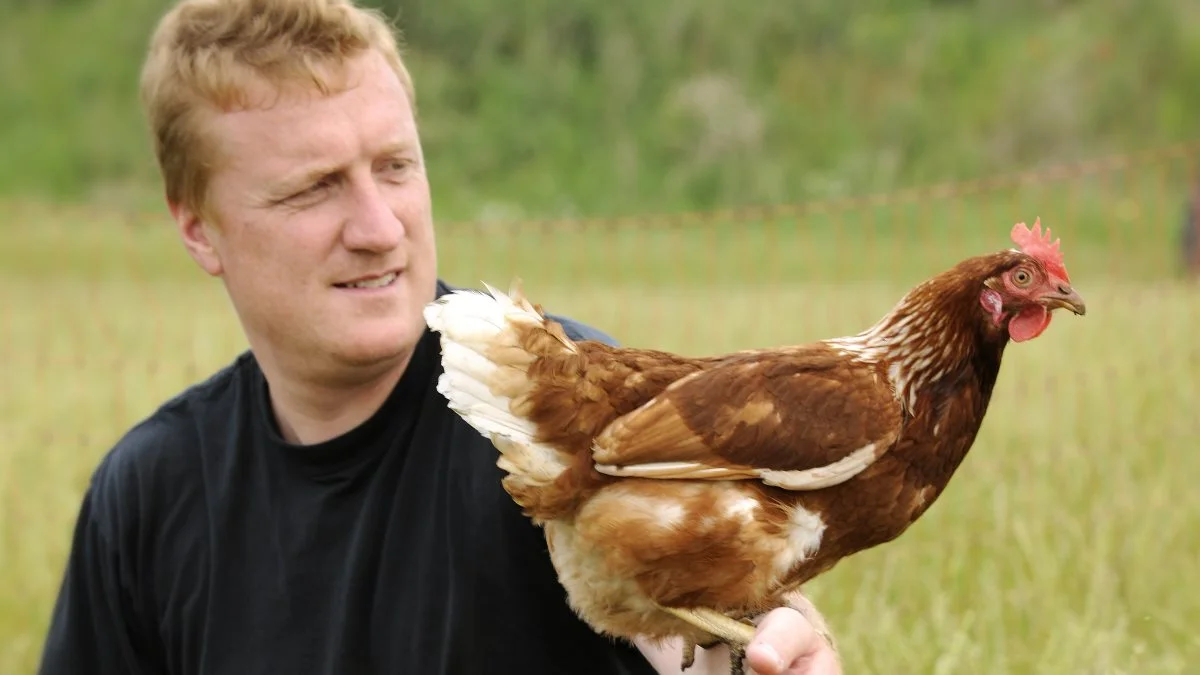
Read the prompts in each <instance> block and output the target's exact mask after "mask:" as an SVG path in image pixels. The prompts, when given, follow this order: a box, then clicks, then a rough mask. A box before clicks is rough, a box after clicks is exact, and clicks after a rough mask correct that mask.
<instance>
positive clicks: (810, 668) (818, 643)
mask: <svg viewBox="0 0 1200 675" xmlns="http://www.w3.org/2000/svg"><path fill="white" fill-rule="evenodd" d="M789 604H790V605H791V607H790V608H789V607H781V608H779V609H776V610H773V611H771V612H769V613H767V614H766V615H765V616H764V617H763V618H762V620H761V621H759V623H758V628H757V630H756V631H755V637H754V641H753V642H751V643H750V645H749V647H748V648H747V649H746V661H747V662H748V665H749V667H750V669H751V672H754V673H756V674H757V675H842V666H841V662H840V660H839V659H838V655H837V651H836V648H835V646H834V643H833V637H832V635H830V633H829V630H828V629H827V628H826V625H825V619H824V617H822V616H821V615H820V613H819V612H817V609H816V607H814V606H813V604H812V603H811V602H809V600H808V599H807V598H805V597H803V596H801V595H800V594H795V595H793V596H792V597H790V598H789ZM637 647H638V649H639V650H640V651H641V652H642V654H643V655H644V656H645V657H646V660H647V661H649V662H650V665H652V666H654V669H655V671H656V672H658V673H659V675H680V674H681V673H683V672H684V671H682V670H680V668H679V663H680V658H681V656H682V655H683V653H682V648H681V645H680V642H679V641H672V642H670V643H667V644H666V645H663V646H661V647H658V646H655V645H652V644H650V643H649V642H646V641H642V640H639V641H637ZM727 673H729V648H728V647H726V646H725V645H719V646H717V647H714V648H712V649H707V650H700V649H697V650H696V662H695V664H693V665H692V667H691V668H689V669H688V670H687V672H686V674H685V675H725V674H727Z"/></svg>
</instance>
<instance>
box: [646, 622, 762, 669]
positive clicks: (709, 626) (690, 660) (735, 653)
mask: <svg viewBox="0 0 1200 675" xmlns="http://www.w3.org/2000/svg"><path fill="white" fill-rule="evenodd" d="M662 610H663V611H664V612H667V613H668V614H671V615H672V616H674V617H676V618H679V619H682V620H683V621H686V622H688V623H690V624H692V625H693V626H695V627H697V628H699V629H701V630H704V631H707V632H708V633H711V634H712V635H714V636H716V637H717V638H718V640H717V641H714V642H712V643H710V644H709V645H704V646H705V647H708V646H711V645H712V644H716V642H718V641H719V642H724V643H725V644H727V645H729V666H730V671H729V672H730V673H731V674H732V675H741V674H742V673H743V672H744V667H743V665H742V662H743V661H744V660H745V658H746V646H747V645H749V644H750V641H751V640H753V639H754V630H755V629H754V626H752V625H750V624H748V623H743V622H741V621H738V620H737V619H731V618H729V617H727V616H725V615H724V614H721V613H720V612H716V611H713V610H711V609H706V608H704V607H696V608H694V609H678V608H676V607H662ZM697 646H698V645H696V644H695V643H693V642H691V641H689V640H685V641H684V643H683V658H682V660H681V661H680V664H679V665H680V670H687V669H688V668H690V667H691V666H692V665H693V664H694V663H695V661H696V647H697Z"/></svg>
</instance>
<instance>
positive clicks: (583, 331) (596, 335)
mask: <svg viewBox="0 0 1200 675" xmlns="http://www.w3.org/2000/svg"><path fill="white" fill-rule="evenodd" d="M546 316H547V317H548V318H550V319H553V320H555V321H557V322H559V323H560V324H562V327H563V331H564V332H566V334H567V337H569V338H571V339H572V340H595V341H597V342H603V343H605V344H607V345H611V346H614V347H616V346H617V341H616V340H615V339H614V338H613V337H612V336H610V335H608V334H607V333H605V332H603V331H601V330H598V329H596V328H593V327H591V326H589V325H587V324H583V323H580V322H578V321H576V320H574V319H570V318H567V317H565V316H557V315H554V314H549V313H548V314H547V315H546Z"/></svg>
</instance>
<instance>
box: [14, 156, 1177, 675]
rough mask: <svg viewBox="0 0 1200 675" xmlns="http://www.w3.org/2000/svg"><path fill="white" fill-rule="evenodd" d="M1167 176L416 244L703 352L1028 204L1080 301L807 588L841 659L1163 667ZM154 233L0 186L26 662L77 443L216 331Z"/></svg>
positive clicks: (160, 386) (961, 666) (856, 288)
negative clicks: (874, 523) (927, 497)
mask: <svg viewBox="0 0 1200 675" xmlns="http://www.w3.org/2000/svg"><path fill="white" fill-rule="evenodd" d="M1170 175H1172V174H1171V173H1170V172H1164V171H1160V170H1159V169H1158V168H1156V167H1151V168H1149V169H1145V170H1140V171H1137V172H1133V173H1129V174H1127V175H1124V177H1120V176H1118V175H1117V174H1109V175H1107V176H1106V177H1101V178H1095V179H1093V178H1087V179H1083V178H1081V179H1077V180H1072V181H1069V182H1066V183H1062V184H1057V185H1055V184H1042V185H1041V187H1040V188H1039V189H1036V190H1035V189H1023V190H1008V189H1004V190H997V191H991V192H980V193H977V194H973V195H963V196H960V197H958V198H954V199H947V200H938V199H922V200H917V201H914V202H912V203H900V204H898V205H893V206H886V207H885V206H879V205H875V206H872V205H870V204H866V205H862V206H860V207H856V208H847V209H842V210H831V209H828V208H826V209H822V208H817V207H807V208H797V209H793V210H791V211H789V212H787V213H783V214H777V217H759V216H747V217H746V219H742V218H741V217H738V216H733V215H727V216H720V217H703V216H699V215H697V216H692V217H690V218H686V219H677V220H678V222H677V223H676V224H674V225H670V224H669V223H667V224H662V225H661V226H657V227H656V226H653V224H651V223H646V222H640V223H639V222H627V223H623V224H622V223H606V222H594V223H590V224H588V223H571V222H562V223H557V224H544V225H525V226H520V225H518V224H509V225H505V224H491V225H471V224H466V223H447V224H446V225H445V226H443V227H442V229H441V232H440V249H441V255H442V266H443V271H444V275H445V276H446V277H447V278H449V279H450V280H452V281H454V282H458V283H467V284H469V283H474V281H475V280H477V279H485V280H488V281H490V282H493V283H499V284H505V283H507V281H508V279H509V278H510V277H511V276H514V275H520V276H522V277H523V278H524V279H525V281H526V288H527V291H528V292H529V293H531V294H532V295H533V296H534V297H535V299H537V300H538V301H541V302H543V303H544V304H545V305H547V306H548V307H549V308H551V309H554V310H559V311H563V312H566V313H568V314H570V315H572V316H575V317H577V318H580V319H583V320H585V321H588V322H590V323H593V324H595V325H597V326H599V327H601V328H603V329H605V330H608V331H609V332H611V333H612V334H613V335H614V336H616V337H617V338H618V339H619V340H621V341H622V342H624V343H627V344H636V345H644V346H653V347H661V348H665V349H674V350H678V351H683V352H689V353H711V352H719V351H725V350H731V349H737V348H742V347H747V346H757V345H769V344H778V343H783V342H789V341H799V340H807V339H814V338H819V337H825V336H830V335H837V334H845V333H849V332H853V331H857V330H858V329H860V328H862V327H864V326H865V325H867V324H868V323H869V322H871V321H873V320H874V319H875V318H876V317H878V316H879V315H880V314H881V313H883V312H885V311H886V310H887V309H888V308H889V307H890V306H891V305H892V303H894V302H895V300H896V299H897V298H898V297H899V296H900V295H901V294H902V293H903V292H904V291H905V290H906V289H907V288H908V287H909V285H910V284H912V283H914V282H916V281H918V280H920V279H921V278H923V277H925V276H928V275H929V274H932V273H934V272H936V271H938V270H940V269H941V268H943V267H944V266H947V265H949V264H952V263H953V262H955V261H956V260H957V259H958V258H959V257H961V256H963V255H971V254H974V253H979V252H985V251H989V250H993V249H996V248H999V247H1003V246H1007V245H1008V240H1007V232H1008V228H1009V227H1010V225H1011V223H1012V221H1013V220H1015V219H1025V220H1029V221H1030V222H1031V221H1032V219H1033V216H1034V215H1035V214H1037V213H1040V214H1041V215H1042V216H1043V218H1044V220H1045V221H1046V222H1048V223H1050V224H1051V225H1052V226H1054V227H1055V231H1056V232H1057V233H1060V234H1061V236H1062V238H1063V248H1064V251H1065V253H1066V256H1067V263H1068V265H1069V267H1070V269H1071V273H1072V275H1073V278H1074V281H1075V282H1076V285H1077V287H1078V288H1080V289H1081V291H1082V292H1083V293H1084V295H1085V297H1086V299H1087V301H1088V307H1089V314H1088V316H1087V317H1084V318H1075V317H1070V316H1069V315H1068V316H1063V317H1060V318H1059V319H1058V320H1057V321H1056V322H1055V323H1054V325H1053V326H1052V328H1051V330H1050V331H1049V332H1048V333H1047V334H1046V335H1045V336H1043V337H1042V338H1040V339H1038V340H1036V341H1034V342H1032V343H1028V344H1021V345H1014V346H1013V347H1012V349H1011V350H1010V351H1009V352H1008V355H1007V357H1006V362H1005V366H1004V370H1003V372H1002V374H1001V378H1000V384H999V386H998V388H997V391H996V395H995V401H994V403H993V405H992V408H991V410H990V411H989V414H988V417H987V420H986V422H985V424H984V428H983V431H982V433H981V435H980V438H979V441H978V443H977V445H976V447H975V449H974V450H973V452H972V454H971V455H970V456H969V457H968V459H967V461H966V463H965V464H964V466H963V468H962V470H961V472H960V473H959V475H958V476H957V477H956V478H955V480H954V481H953V482H952V483H951V485H950V488H949V490H948V491H947V492H946V494H945V495H944V496H943V497H942V499H941V501H940V502H939V503H938V504H937V505H935V507H934V508H933V509H932V510H931V511H930V513H929V514H928V515H926V516H925V517H924V518H923V519H922V520H921V521H920V522H919V523H917V524H916V525H915V526H914V527H913V528H912V529H911V530H910V531H909V532H908V533H907V534H906V535H904V536H903V537H901V538H900V539H899V540H898V541H896V542H895V543H893V544H891V545H888V546H885V547H881V548H879V549H876V550H873V551H870V552H868V553H865V554H862V555H860V556H858V557H856V558H853V559H851V560H849V561H847V562H845V563H844V564H843V565H842V566H840V567H839V568H837V569H835V570H834V571H833V572H831V573H830V574H828V575H827V576H825V577H823V578H821V579H819V580H818V581H817V582H815V583H814V584H813V585H812V588H811V592H812V594H813V596H814V598H815V600H816V601H817V603H818V605H819V606H820V607H821V608H822V609H823V611H825V612H826V613H827V615H828V616H829V619H830V621H831V623H832V624H833V626H834V628H835V630H836V632H837V634H838V636H839V638H840V640H841V644H842V647H843V650H844V654H845V659H846V663H847V667H848V670H847V672H848V673H873V672H879V673H884V672H888V673H934V674H938V675H943V674H944V675H949V674H952V673H971V674H979V675H991V674H1000V673H1004V674H1009V673H1012V674H1016V673H1021V674H1026V673H1030V674H1042V673H1045V674H1051V673H1052V674H1054V675H1060V674H1064V673H1071V674H1075V673H1078V674H1086V675H1100V674H1104V675H1109V674H1112V675H1117V674H1125V673H1138V674H1139V675H1142V674H1160V673H1161V674H1167V673H1184V672H1189V670H1188V669H1189V667H1194V666H1195V664H1196V663H1200V638H1197V637H1196V631H1195V626H1197V625H1200V587H1197V585H1196V584H1195V583H1194V582H1193V577H1194V574H1195V570H1196V561H1197V560H1200V527H1197V524H1198V523H1200V493H1198V492H1197V491H1196V490H1195V488H1194V483H1195V476H1196V475H1197V474H1198V473H1200V458H1198V457H1200V455H1197V453H1196V450H1197V449H1198V448H1200V445H1198V443H1200V417H1198V416H1197V415H1196V411H1197V410H1200V342H1198V341H1197V340H1196V337H1195V335H1196V332H1195V331H1196V326H1197V325H1200V322H1198V320H1197V317H1198V316H1200V289H1197V288H1196V287H1195V285H1193V284H1188V283H1184V282H1182V281H1179V280H1176V279H1174V278H1173V277H1174V275H1173V270H1172V264H1173V258H1172V256H1173V253H1174V250H1173V248H1172V244H1173V238H1172V237H1173V235H1172V231H1173V228H1174V226H1175V225H1174V224H1175V222H1176V216H1177V214H1178V211H1179V208H1178V200H1177V197H1178V194H1179V193H1178V189H1177V188H1178V184H1177V182H1172V180H1170V179H1168V178H1164V176H1170ZM1114 176H1116V177H1114ZM668 220H672V222H674V220H673V219H668ZM1060 223H1061V224H1060ZM173 236H174V235H173V233H172V230H171V229H170V227H169V225H168V223H167V220H166V218H165V215H163V214H156V213H145V212H136V213H122V212H120V211H114V210H108V209H100V208H84V209H65V208H58V207H44V206H38V205H36V204H29V203H24V204H17V203H12V202H10V203H5V204H3V205H0V307H3V313H2V315H0V335H2V336H3V337H2V339H0V371H2V372H3V373H4V377H3V378H2V379H0V570H3V573H4V578H5V580H6V583H5V584H4V585H3V586H0V672H4V673H29V672H32V670H33V668H34V664H35V663H36V657H37V654H38V651H39V649H40V646H41V640H42V636H43V634H44V630H45V625H46V620H47V618H48V614H49V611H50V609H51V605H52V602H53V599H54V597H55V594H56V591H57V585H58V582H59V575H60V573H61V566H62V562H63V558H64V556H65V554H66V552H67V548H66V547H67V545H68V542H69V537H70V528H71V525H72V522H73V519H74V517H75V510H76V509H77V507H78V499H79V496H80V491H81V489H82V487H83V485H84V484H85V481H86V480H87V478H88V476H89V474H90V472H91V471H92V469H93V467H94V466H95V464H96V462H97V460H98V459H99V457H100V455H101V454H102V453H103V452H105V451H106V450H107V449H108V447H109V446H110V445H111V444H112V442H113V441H114V440H115V439H116V438H117V437H118V436H119V435H120V434H121V433H123V431H124V430H125V429H127V428H128V427H129V425H130V424H132V423H133V422H135V421H136V420H138V419H139V418H141V417H142V416H144V415H146V414H148V413H149V412H150V411H151V410H152V409H153V408H154V407H155V406H156V405H158V404H159V403H160V402H161V401H162V400H163V399H164V398H165V397H167V396H169V395H171V394H173V393H175V392H177V391H178V390H179V389H180V388H181V387H184V386H186V385H187V384H189V383H191V382H194V381H195V380H196V379H198V378H200V377H203V376H204V375H206V374H207V373H209V372H211V371H212V370H213V369H215V368H218V367H220V366H221V365H223V364H225V363H226V362H227V361H228V360H229V359H231V358H232V357H233V356H234V355H235V354H236V353H237V352H238V351H240V350H241V349H242V348H243V345H244V341H243V338H242V335H241V333H240V331H239V329H238V326H237V324H236V322H235V319H234V316H233V313H232V311H231V310H230V309H229V307H228V306H227V301H226V299H225V297H224V295H223V292H222V290H221V288H220V286H219V285H218V284H217V283H215V282H213V281H211V280H209V279H207V277H203V276H202V275H201V273H200V272H199V270H197V269H196V268H195V266H194V265H193V264H192V263H191V261H190V260H189V259H188V258H187V257H186V255H185V254H184V252H183V250H182V247H180V246H179V245H178V243H177V242H176V241H175V240H174V238H173ZM673 244H677V245H679V246H680V247H681V248H680V249H679V250H675V251H672V250H670V246H671V245H673Z"/></svg>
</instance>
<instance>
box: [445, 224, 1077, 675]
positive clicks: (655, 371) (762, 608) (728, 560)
mask: <svg viewBox="0 0 1200 675" xmlns="http://www.w3.org/2000/svg"><path fill="white" fill-rule="evenodd" d="M1011 235H1012V239H1013V241H1014V242H1015V243H1016V244H1017V245H1018V247H1019V248H1018V249H1012V250H1003V251H999V252H997V253H992V254H990V255H984V256H980V257H974V258H970V259H968V260H964V261H963V262H961V263H959V264H957V265H955V266H954V267H952V268H951V269H949V270H947V271H945V272H943V273H941V274H938V275H937V276H934V277H933V278H931V279H929V280H928V281H926V282H924V283H922V284H920V285H919V286H917V287H916V288H914V289H913V290H912V291H910V292H909V293H908V294H907V295H905V296H904V297H903V298H902V299H901V300H900V302H899V303H898V304H897V305H896V306H895V307H894V308H893V309H892V310H891V311H890V312H888V313H887V314H886V315H885V316H884V317H883V318H882V319H880V320H879V321H878V322H877V323H876V324H875V325H873V326H871V327H870V328H868V329H867V330H865V331H863V332H861V333H859V334H857V335H852V336H849V337H842V338H836V339H829V340H823V341H819V342H814V343H810V344H803V345H796V346H784V347H779V348H774V349H758V350H749V351H743V352H737V353H732V354H726V355H721V356H711V357H703V358H689V357H684V356H679V355H676V354H671V353H666V352H662V351H657V350H649V349H636V348H629V347H613V346H609V345H606V344H603V343H600V342H595V341H573V340H571V339H569V338H568V337H567V336H566V334H565V333H564V332H563V330H562V327H561V326H560V325H559V324H557V323H556V322H554V321H552V320H548V319H547V318H546V317H545V315H544V314H543V313H542V311H541V308H540V307H537V306H534V305H532V304H530V303H529V302H528V301H527V300H526V299H525V298H523V297H521V296H520V294H519V293H514V294H513V296H512V297H510V296H509V295H506V294H503V293H500V292H499V291H496V290H494V289H491V288H490V287H489V291H490V293H489V294H485V293H480V292H476V291H459V292H455V293H452V294H450V295H448V296H444V297H442V298H440V299H439V300H438V301H436V302H434V303H432V304H431V305H429V306H428V307H427V309H426V315H425V316H426V320H427V322H428V324H429V326H430V327H431V328H432V329H433V330H436V331H438V332H440V333H441V345H442V362H443V368H444V373H443V374H442V375H441V377H440V379H439V384H438V389H439V391H440V392H441V393H442V394H443V395H444V396H445V397H446V398H447V399H448V401H449V405H450V407H451V408H452V409H453V410H455V411H456V412H457V413H458V414H459V415H461V416H462V418H463V419H464V420H466V422H468V423H469V424H471V425H472V426H473V427H475V428H476V429H477V430H478V431H479V432H480V433H482V434H484V435H485V436H486V437H488V438H490V439H491V440H492V441H493V443H494V444H495V445H496V447H497V448H498V450H499V451H500V455H499V459H498V464H499V466H500V467H501V468H502V469H503V470H504V471H505V472H506V477H505V479H504V487H505V489H506V490H507V491H508V493H509V494H510V495H512V497H513V499H514V500H515V501H516V502H517V503H518V504H519V505H520V506H521V507H522V508H523V510H524V512H525V513H526V514H527V515H528V516H529V517H531V518H532V519H533V520H534V521H535V522H536V523H538V524H539V525H541V526H542V527H543V528H544V531H545V535H546V540H547V543H548V547H549V551H550V555H551V558H552V560H553V563H554V566H555V568H556V570H557V571H558V575H559V579H560V581H561V583H562V584H563V586H564V587H565V589H566V592H567V596H568V599H569V602H570V604H571V606H572V607H573V609H574V610H575V611H576V612H577V613H578V614H579V616H580V617H581V618H582V619H583V620H584V621H586V622H587V623H588V624H589V625H591V626H592V627H593V628H594V629H596V630H598V631H600V632H603V633H606V634H609V635H614V636H620V637H623V638H628V639H633V638H634V637H636V636H642V637H645V638H648V639H650V640H652V641H653V640H661V639H666V638H671V637H682V638H683V640H684V643H685V645H686V647H685V650H684V655H683V663H682V664H681V665H682V666H683V667H685V668H686V667H687V666H689V665H690V664H691V663H692V657H693V654H694V648H695V646H696V645H703V646H708V645H712V644H715V643H716V642H717V641H723V642H726V643H728V644H730V645H731V647H733V649H734V652H733V653H734V656H733V660H734V663H733V667H734V671H735V672H739V671H740V667H741V654H742V648H744V646H745V644H746V643H747V642H748V641H749V639H750V637H752V635H753V629H752V627H751V626H750V625H749V624H748V623H746V621H747V620H749V619H751V618H752V617H754V616H756V615H759V614H761V613H764V612H767V611H769V610H771V609H774V608H776V607H779V606H782V605H784V604H785V596H787V595H788V594H790V593H792V592H794V591H796V590H797V589H798V588H799V586H800V585H801V584H803V583H804V582H806V581H808V580H810V579H812V578H813V577H815V576H817V575H819V574H821V573H822V572H825V571H827V570H829V569H830V568H831V567H833V566H834V565H835V564H837V562H838V561H840V560H842V559H843V558H845V557H846V556H849V555H852V554H854V553H856V552H859V551H862V550H865V549H868V548H871V547H873V546H877V545H879V544H882V543H885V542H888V541H890V540H892V539H894V538H896V537H897V536H899V535H900V534H901V533H903V532H904V531H905V529H907V528H908V527H909V526H910V525H911V524H912V523H913V522H914V521H915V520H916V519H917V518H919V517H920V516H921V514H923V513H924V512H925V511H926V510H927V509H928V508H929V507H930V506H931V505H932V504H933V503H934V501H935V500H936V499H937V498H938V496H939V495H940V494H941V493H942V490H943V489H944V488H945V487H946V484H947V482H948V481H949V480H950V477H951V476H952V475H953V473H954V472H955V470H956V469H957V468H958V466H959V464H960V463H961V462H962V460H963V458H964V456H965V455H966V453H967V451H968V449H969V448H970V447H971V445H972V443H973V442H974V440H975V436H976V433H977V432H978V431H979V428H980V425H981V423H982V422H983V418H984V414H985V412H986V411H987V407H988V402H989V399H990V397H991V394H992V388H993V386H994V385H995V383H996V377H997V374H998V373H999V370H1000V362H1001V357H1002V355H1003V353H1004V349H1005V346H1006V345H1007V344H1008V343H1009V342H1010V341H1025V340H1029V339H1032V338H1034V337H1037V336H1038V335H1040V334H1041V333H1042V331H1044V330H1045V329H1046V327H1047V326H1048V325H1049V323H1050V319H1051V316H1052V311H1053V310H1054V309H1056V308H1066V309H1069V310H1071V311H1073V312H1074V313H1076V314H1080V315H1082V314H1083V313H1084V311H1085V309H1084V302H1083V300H1082V299H1081V298H1080V296H1079V295H1078V294H1077V293H1076V292H1075V291H1074V290H1073V289H1072V288H1071V286H1070V280H1069V278H1068V276H1067V271H1066V269H1065V267H1064V266H1063V263H1062V256H1061V253H1060V252H1059V250H1058V241H1057V240H1056V241H1054V242H1053V243H1051V242H1050V231H1049V230H1046V233H1045V235H1044V236H1043V235H1042V234H1041V225H1040V222H1038V223H1035V225H1034V228H1033V230H1032V231H1031V230H1030V229H1029V228H1027V227H1026V226H1025V225H1024V224H1023V223H1018V224H1017V225H1016V226H1015V227H1014V228H1013V230H1012V233H1011Z"/></svg>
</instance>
